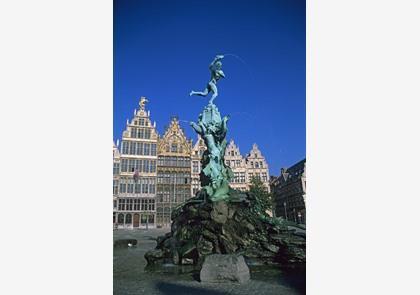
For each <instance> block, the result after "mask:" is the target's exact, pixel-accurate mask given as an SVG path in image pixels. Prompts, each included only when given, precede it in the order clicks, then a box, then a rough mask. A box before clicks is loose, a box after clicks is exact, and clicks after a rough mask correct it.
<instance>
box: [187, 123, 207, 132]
mask: <svg viewBox="0 0 420 295" xmlns="http://www.w3.org/2000/svg"><path fill="white" fill-rule="evenodd" d="M190 125H191V127H192V128H193V129H194V130H195V132H197V133H198V134H200V135H204V130H203V129H202V128H201V127H200V126H198V125H197V124H196V123H195V122H190Z"/></svg>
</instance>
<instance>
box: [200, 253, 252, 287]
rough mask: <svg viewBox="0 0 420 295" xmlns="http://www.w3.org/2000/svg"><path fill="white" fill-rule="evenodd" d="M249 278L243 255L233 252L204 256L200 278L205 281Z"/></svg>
mask: <svg viewBox="0 0 420 295" xmlns="http://www.w3.org/2000/svg"><path fill="white" fill-rule="evenodd" d="M250 278H251V276H250V273H249V268H248V265H246V263H245V259H244V257H243V256H237V255H234V254H212V255H209V256H206V258H205V260H204V263H203V267H202V269H201V271H200V280H201V282H205V283H221V282H226V281H229V282H239V283H245V282H247V281H249V280H250Z"/></svg>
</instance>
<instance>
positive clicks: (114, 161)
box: [112, 141, 121, 224]
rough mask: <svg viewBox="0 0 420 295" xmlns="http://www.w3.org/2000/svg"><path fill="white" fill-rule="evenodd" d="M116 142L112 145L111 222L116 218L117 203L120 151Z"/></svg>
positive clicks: (114, 221)
mask: <svg viewBox="0 0 420 295" xmlns="http://www.w3.org/2000/svg"><path fill="white" fill-rule="evenodd" d="M118 144H119V142H118V141H117V144H115V143H113V146H112V164H113V167H112V175H113V179H112V202H113V223H114V224H115V223H116V220H117V208H118V206H117V203H118V190H119V186H120V160H121V159H120V151H119V150H118Z"/></svg>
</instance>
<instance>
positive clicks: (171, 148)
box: [158, 117, 192, 157]
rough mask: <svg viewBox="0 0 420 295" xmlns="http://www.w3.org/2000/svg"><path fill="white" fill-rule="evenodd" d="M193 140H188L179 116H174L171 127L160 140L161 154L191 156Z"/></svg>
mask: <svg viewBox="0 0 420 295" xmlns="http://www.w3.org/2000/svg"><path fill="white" fill-rule="evenodd" d="M191 149H192V142H191V141H189V140H187V138H186V136H185V134H184V131H183V130H182V128H181V126H180V125H179V121H178V119H177V118H175V117H174V118H172V119H171V123H170V124H169V127H168V128H167V129H166V131H165V133H164V135H163V136H162V137H161V138H160V139H159V142H158V153H159V155H165V156H186V157H188V156H191Z"/></svg>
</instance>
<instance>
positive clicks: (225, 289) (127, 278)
mask: <svg viewBox="0 0 420 295" xmlns="http://www.w3.org/2000/svg"><path fill="white" fill-rule="evenodd" d="M167 231H168V230H167V229H166V230H163V229H149V230H114V240H118V239H129V238H130V239H136V240H137V241H138V244H137V246H135V247H131V248H114V294H116V295H125V294H150V295H155V294H156V295H158V294H159V295H165V294H167V295H169V294H171V295H174V294H203V295H222V294H232V295H234V294H241V295H243V294H259V295H264V294H267V295H269V294H276V295H280V294H286V295H288V294H304V293H305V271H304V270H298V271H296V270H295V271H293V272H290V271H288V272H284V271H282V270H280V269H279V268H278V267H273V266H250V270H251V281H249V282H247V283H245V284H234V283H225V284H204V283H200V282H199V280H198V278H199V271H197V270H194V269H193V268H192V267H179V266H174V265H165V266H163V267H159V268H158V269H154V270H150V269H146V260H145V259H144V254H145V253H146V251H148V250H150V249H153V248H154V247H155V246H156V241H155V238H156V237H157V236H160V235H163V234H165V233H166V232H167Z"/></svg>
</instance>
